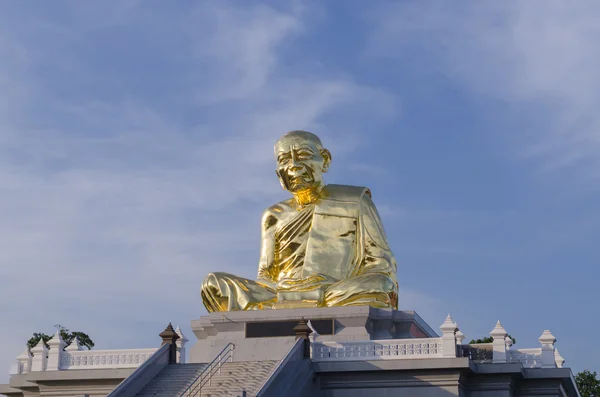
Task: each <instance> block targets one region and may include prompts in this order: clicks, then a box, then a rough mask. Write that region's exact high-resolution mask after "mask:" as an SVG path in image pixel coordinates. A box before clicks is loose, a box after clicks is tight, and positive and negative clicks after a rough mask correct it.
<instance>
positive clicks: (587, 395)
mask: <svg viewBox="0 0 600 397" xmlns="http://www.w3.org/2000/svg"><path fill="white" fill-rule="evenodd" d="M575 383H577V388H578V389H579V394H581V397H600V379H598V376H597V375H596V372H595V371H594V372H591V371H588V370H587V369H586V370H585V371H581V372H580V373H578V374H577V375H576V376H575Z"/></svg>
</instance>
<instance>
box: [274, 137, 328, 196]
mask: <svg viewBox="0 0 600 397" xmlns="http://www.w3.org/2000/svg"><path fill="white" fill-rule="evenodd" d="M275 159H276V161H277V175H278V176H279V180H280V182H281V185H282V186H283V187H284V189H286V190H289V191H291V192H296V191H301V190H303V189H307V188H310V187H314V186H319V185H321V183H322V176H321V174H322V173H323V172H327V170H328V168H329V164H330V163H331V153H329V151H328V150H327V149H325V148H324V147H323V144H322V143H321V140H320V139H319V137H318V136H316V135H315V134H313V133H312V132H308V131H302V130H295V131H290V132H288V133H287V134H285V135H283V136H282V137H281V138H279V140H278V141H277V142H276V143H275Z"/></svg>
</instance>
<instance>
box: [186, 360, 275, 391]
mask: <svg viewBox="0 0 600 397" xmlns="http://www.w3.org/2000/svg"><path fill="white" fill-rule="evenodd" d="M278 362H279V361H277V360H271V361H237V362H226V363H223V365H222V366H221V372H220V373H216V374H214V375H213V376H212V377H211V378H210V382H208V383H207V384H205V385H204V386H202V391H201V394H199V395H198V397H238V396H239V397H241V396H242V392H243V391H246V396H247V397H254V396H255V395H256V393H257V392H258V388H259V387H260V386H262V384H263V382H265V381H266V380H267V378H268V377H269V375H270V374H271V372H273V370H274V369H275V366H276V365H277V363H278Z"/></svg>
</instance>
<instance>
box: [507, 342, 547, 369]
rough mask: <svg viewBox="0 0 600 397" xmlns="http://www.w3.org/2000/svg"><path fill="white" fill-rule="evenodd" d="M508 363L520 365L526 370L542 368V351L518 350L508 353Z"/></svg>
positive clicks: (536, 349)
mask: <svg viewBox="0 0 600 397" xmlns="http://www.w3.org/2000/svg"><path fill="white" fill-rule="evenodd" d="M508 362H511V363H520V364H521V365H522V366H523V367H525V368H541V367H542V349H541V348H539V347H538V348H533V349H516V350H509V351H508Z"/></svg>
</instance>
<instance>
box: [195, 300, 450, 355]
mask: <svg viewBox="0 0 600 397" xmlns="http://www.w3.org/2000/svg"><path fill="white" fill-rule="evenodd" d="M303 318H304V319H305V320H312V321H316V320H330V319H331V320H332V321H333V324H334V325H333V333H332V334H331V335H321V336H319V340H322V341H351V340H381V339H404V338H427V337H433V338H435V337H438V335H437V334H436V333H435V331H433V329H432V328H431V327H430V326H429V325H427V323H425V321H423V319H422V318H421V317H419V315H418V314H417V313H415V312H414V311H404V310H392V309H377V308H373V307H370V306H356V307H329V308H298V309H277V310H253V311H239V312H217V313H210V314H209V315H207V316H203V317H200V319H198V320H193V321H192V331H194V334H195V335H196V337H197V338H198V342H196V344H195V345H194V346H193V347H192V349H191V350H190V362H192V363H203V362H210V361H212V360H213V359H214V358H215V357H216V356H217V354H219V352H220V351H221V350H223V348H224V347H225V346H226V345H227V344H228V343H230V342H231V343H234V344H235V352H234V361H257V360H280V359H281V358H283V356H284V355H285V354H286V353H287V352H288V351H289V349H290V348H291V347H292V345H293V343H294V340H295V336H293V335H289V336H263V337H248V335H247V325H248V324H251V323H252V324H253V325H252V327H254V329H256V327H260V326H261V325H260V324H264V327H265V334H268V331H267V329H268V328H270V327H269V324H272V323H273V322H284V321H288V322H289V321H294V322H295V321H299V320H301V319H303ZM257 323H258V324H259V325H256V324H257Z"/></svg>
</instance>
